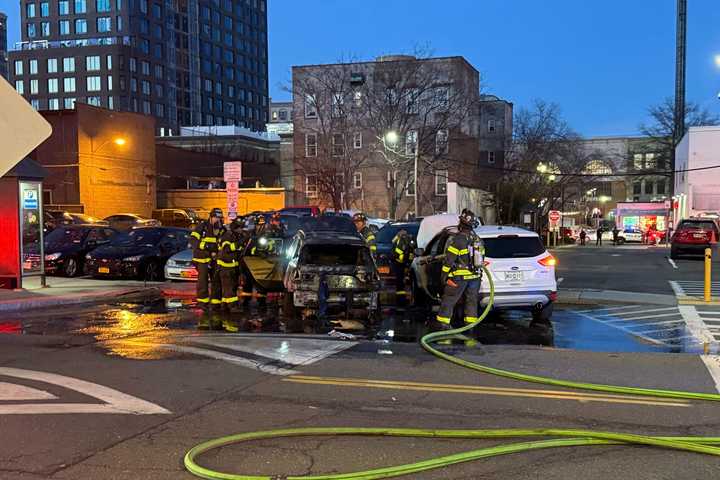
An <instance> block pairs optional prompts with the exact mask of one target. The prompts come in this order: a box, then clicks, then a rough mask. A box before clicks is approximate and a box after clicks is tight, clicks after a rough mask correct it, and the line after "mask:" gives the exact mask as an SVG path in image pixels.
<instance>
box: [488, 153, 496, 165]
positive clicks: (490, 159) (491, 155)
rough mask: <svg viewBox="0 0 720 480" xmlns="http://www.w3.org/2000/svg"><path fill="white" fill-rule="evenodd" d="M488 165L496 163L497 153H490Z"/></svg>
mask: <svg viewBox="0 0 720 480" xmlns="http://www.w3.org/2000/svg"><path fill="white" fill-rule="evenodd" d="M488 163H495V152H488Z"/></svg>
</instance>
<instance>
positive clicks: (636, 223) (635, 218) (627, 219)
mask: <svg viewBox="0 0 720 480" xmlns="http://www.w3.org/2000/svg"><path fill="white" fill-rule="evenodd" d="M669 207H670V206H669V205H666V204H665V202H647V203H618V205H617V210H616V211H615V222H616V225H617V226H618V228H620V229H621V230H640V231H641V232H648V231H652V230H657V231H659V232H664V231H665V230H667V228H668V224H669V222H668V220H669V218H668V215H669V214H670V210H669Z"/></svg>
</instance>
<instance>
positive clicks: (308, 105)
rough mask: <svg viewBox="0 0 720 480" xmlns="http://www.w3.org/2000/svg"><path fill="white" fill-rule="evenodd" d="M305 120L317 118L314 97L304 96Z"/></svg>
mask: <svg viewBox="0 0 720 480" xmlns="http://www.w3.org/2000/svg"><path fill="white" fill-rule="evenodd" d="M305 118H317V103H316V102H315V96H314V95H305Z"/></svg>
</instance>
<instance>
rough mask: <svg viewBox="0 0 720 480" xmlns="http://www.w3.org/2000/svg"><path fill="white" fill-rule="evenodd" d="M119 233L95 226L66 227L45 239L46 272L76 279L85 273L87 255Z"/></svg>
mask: <svg viewBox="0 0 720 480" xmlns="http://www.w3.org/2000/svg"><path fill="white" fill-rule="evenodd" d="M116 233H117V231H115V230H113V229H112V228H110V227H104V226H95V225H64V226H60V227H58V228H56V229H55V230H53V231H52V232H51V233H50V234H49V235H48V236H46V237H45V242H44V243H45V272H46V273H48V274H59V275H65V276H66V277H75V276H77V275H79V274H81V273H82V272H83V266H84V263H85V255H87V254H88V252H90V251H92V250H94V249H95V248H97V247H99V246H101V245H105V244H107V243H109V242H110V240H111V239H112V238H113V237H114V236H115V234H116Z"/></svg>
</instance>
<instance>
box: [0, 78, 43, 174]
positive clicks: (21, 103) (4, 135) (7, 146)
mask: <svg viewBox="0 0 720 480" xmlns="http://www.w3.org/2000/svg"><path fill="white" fill-rule="evenodd" d="M51 133H52V127H51V126H50V124H49V123H48V122H47V121H46V120H45V119H44V118H43V117H42V115H40V114H39V113H38V112H36V111H35V109H34V108H32V107H31V106H30V104H29V103H28V102H27V100H25V99H24V98H23V97H21V96H20V95H19V94H18V93H17V92H16V91H15V89H14V88H13V87H11V86H10V84H9V83H7V82H6V81H5V79H3V78H1V77H0V145H2V149H3V151H2V154H1V155H0V176H2V175H5V174H6V173H7V172H9V171H10V170H12V168H13V167H14V166H15V165H17V163H18V162H19V161H20V160H22V159H23V158H25V157H26V156H27V154H28V153H30V152H32V151H33V150H34V149H35V147H37V146H38V145H40V144H41V143H42V142H43V141H44V140H45V139H46V138H48V137H49V136H50V134H51Z"/></svg>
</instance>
